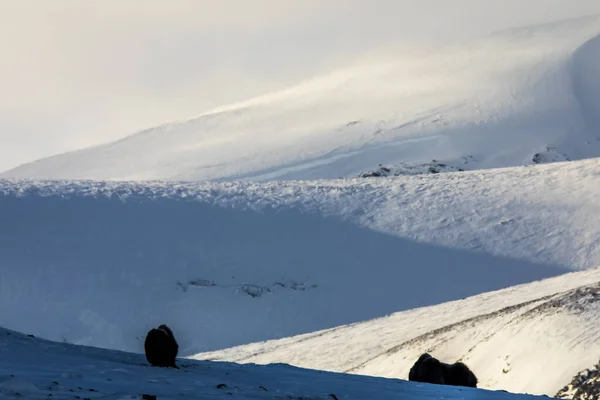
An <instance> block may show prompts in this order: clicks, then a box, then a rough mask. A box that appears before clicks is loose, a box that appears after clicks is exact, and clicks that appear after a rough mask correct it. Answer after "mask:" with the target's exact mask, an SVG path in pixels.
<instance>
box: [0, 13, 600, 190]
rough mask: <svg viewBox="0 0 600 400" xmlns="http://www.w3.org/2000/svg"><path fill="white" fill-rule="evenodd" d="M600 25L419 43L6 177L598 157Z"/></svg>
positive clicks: (309, 173)
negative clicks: (453, 42)
mask: <svg viewBox="0 0 600 400" xmlns="http://www.w3.org/2000/svg"><path fill="white" fill-rule="evenodd" d="M599 34H600V16H592V17H583V18H578V19H573V20H566V21H562V22H557V23H553V24H546V25H542V26H536V27H527V28H521V29H512V30H509V31H504V32H501V33H498V34H495V35H491V36H489V37H486V38H483V39H479V40H476V41H472V42H469V43H466V44H462V45H454V46H450V47H444V48H433V49H432V48H425V49H422V50H414V51H408V50H407V51H405V52H403V53H402V52H400V53H399V54H397V55H396V56H395V57H396V58H394V59H392V60H386V61H375V60H374V61H372V62H370V63H363V64H357V65H355V66H352V67H350V68H346V69H344V70H340V71H337V72H335V73H332V74H329V75H327V76H323V77H318V78H315V79H313V80H311V81H308V82H305V83H302V84H300V85H298V86H295V87H292V88H289V89H287V90H284V91H281V92H277V93H272V94H268V95H264V96H261V97H259V98H255V99H251V100H248V101H245V102H242V103H238V104H234V105H231V106H228V107H222V108H219V109H216V110H212V111H209V112H206V113H204V114H202V115H200V116H199V117H197V118H193V119H190V120H187V121H181V122H174V123H168V124H165V125H162V126H159V127H156V128H152V129H148V130H145V131H143V132H140V133H137V134H134V135H131V136H129V137H126V138H124V139H122V140H119V141H117V142H114V143H110V144H107V145H103V146H97V147H94V148H90V149H84V150H81V151H76V152H72V153H68V154H64V155H59V156H55V157H51V158H48V159H43V160H40V161H37V162H33V163H30V164H26V165H23V166H20V167H17V168H15V169H13V170H11V171H8V172H6V173H5V174H4V175H3V176H4V177H16V178H34V179H44V178H49V179H66V178H69V179H94V180H154V179H166V180H273V179H316V178H321V179H329V178H338V177H352V176H358V175H360V174H362V173H365V172H368V171H372V170H374V169H376V168H377V166H378V165H379V164H383V165H397V164H403V163H404V164H409V165H415V164H416V165H420V164H423V163H426V162H429V161H430V160H432V159H436V160H439V162H441V163H444V164H448V165H454V164H461V161H462V159H463V157H473V159H474V160H476V162H472V163H470V164H468V165H467V166H466V167H467V168H468V169H481V168H498V167H507V166H518V165H524V164H533V163H535V162H536V161H535V160H538V159H539V160H538V162H552V161H559V160H577V159H583V158H589V157H594V156H599V155H600V119H599V118H600V117H598V116H599V115H600V88H599V83H598V82H600V80H598V75H599V68H600V67H599V66H600V36H598V35H599ZM548 147H550V148H552V149H554V150H553V151H552V154H549V155H546V154H545V152H547V150H546V149H547V148H548ZM536 154H539V155H536ZM461 168H462V167H461Z"/></svg>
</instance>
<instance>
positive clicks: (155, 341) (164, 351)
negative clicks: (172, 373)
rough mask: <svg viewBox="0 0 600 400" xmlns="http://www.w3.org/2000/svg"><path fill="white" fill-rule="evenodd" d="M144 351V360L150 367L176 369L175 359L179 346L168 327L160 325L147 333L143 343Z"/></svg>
mask: <svg viewBox="0 0 600 400" xmlns="http://www.w3.org/2000/svg"><path fill="white" fill-rule="evenodd" d="M144 351H145V353H146V359H147V360H148V362H149V363H150V364H151V365H154V366H156V367H173V368H177V365H175V358H176V357H177V352H178V351H179V345H178V344H177V341H176V340H175V336H173V332H172V331H171V329H170V328H169V327H168V326H166V325H161V326H159V327H158V328H157V329H151V330H150V332H148V335H146V341H145V342H144Z"/></svg>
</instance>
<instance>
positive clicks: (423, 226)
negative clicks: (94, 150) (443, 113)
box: [0, 160, 600, 355]
mask: <svg viewBox="0 0 600 400" xmlns="http://www.w3.org/2000/svg"><path fill="white" fill-rule="evenodd" d="M599 169H600V160H586V161H578V162H571V163H556V164H551V165H542V166H535V167H519V168H513V169H503V170H486V171H477V172H462V173H446V174H438V175H420V176H402V177H396V178H389V179H383V180H382V179H378V178H370V179H368V178H356V179H352V180H337V181H312V182H270V183H252V182H245V183H244V182H238V183H174V182H171V183H160V182H155V183H146V184H140V183H106V182H104V183H102V182H100V183H98V182H68V181H64V182H37V183H36V182H30V181H22V182H11V181H3V182H0V224H1V227H2V229H1V230H0V321H2V324H3V325H4V326H5V327H7V328H11V329H16V330H19V331H22V332H28V333H33V334H36V335H38V336H42V337H45V338H49V339H53V340H58V341H62V340H65V341H67V342H71V343H76V344H87V345H94V346H99V347H107V348H112V349H121V350H129V351H142V337H143V335H144V334H145V332H146V331H147V330H148V329H149V328H150V327H152V326H155V325H157V324H158V323H163V322H166V323H168V324H169V325H171V326H173V327H174V328H175V330H176V331H177V332H180V333H179V337H180V341H181V345H182V354H183V355H190V354H193V353H198V352H201V351H209V350H216V349H219V348H225V347H228V346H234V345H239V344H245V343H250V342H253V341H260V340H267V339H274V338H281V337H287V336H291V335H296V334H301V333H308V332H312V331H315V330H318V329H325V328H331V327H334V326H337V325H341V324H347V323H353V322H359V321H362V320H366V319H371V318H375V317H380V316H383V315H386V314H389V313H392V312H397V311H401V310H407V309H410V308H414V307H420V306H426V305H432V304H438V303H442V302H444V301H450V300H455V299H459V298H463V297H466V296H470V295H475V294H479V293H483V292H486V291H490V290H494V289H500V288H504V287H508V286H511V285H515V284H519V283H525V282H531V281H533V280H536V279H541V278H546V277H550V276H555V275H557V274H560V273H563V272H566V271H568V270H573V269H581V268H590V267H594V266H596V265H600V248H599V246H598V237H599V236H600V203H599V202H597V201H596V197H597V194H598V188H599V187H600V175H599V174H598V171H599ZM49 315H51V316H52V321H53V322H52V323H48V316H49Z"/></svg>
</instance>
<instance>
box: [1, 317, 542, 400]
mask: <svg viewBox="0 0 600 400" xmlns="http://www.w3.org/2000/svg"><path fill="white" fill-rule="evenodd" d="M179 366H180V369H179V370H176V369H172V368H169V369H164V368H153V367H150V366H149V365H148V364H147V362H146V360H145V358H144V356H143V355H141V354H131V353H121V352H117V351H110V350H101V349H97V348H91V347H84V346H73V345H69V344H62V343H55V342H48V341H45V340H40V339H37V338H31V337H28V336H25V335H22V334H19V333H16V332H14V331H8V330H5V329H0V400H8V399H27V400H48V399H54V400H67V399H68V400H73V399H102V400H134V399H136V400H140V399H156V400H174V399H202V400H219V399H248V400H335V399H338V400H343V399H347V400H350V399H357V400H394V399H398V400H438V399H449V400H454V399H456V400H464V399H481V400H513V399H514V400H535V399H539V397H534V396H526V395H514V394H509V393H503V392H499V391H498V392H493V391H486V390H478V389H471V388H459V387H450V386H440V385H429V384H421V383H413V382H406V381H401V380H396V379H383V378H373V377H366V376H356V375H343V374H334V373H330V372H323V371H310V370H304V369H299V368H294V367H291V366H288V365H281V364H279V365H270V366H257V365H237V364H230V363H215V362H198V361H189V360H180V362H179ZM144 395H146V396H145V397H143V396H144ZM150 396H156V397H150Z"/></svg>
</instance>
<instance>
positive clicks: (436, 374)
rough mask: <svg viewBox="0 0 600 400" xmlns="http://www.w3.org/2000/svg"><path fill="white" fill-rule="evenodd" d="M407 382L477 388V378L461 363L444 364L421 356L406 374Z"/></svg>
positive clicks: (429, 356)
mask: <svg viewBox="0 0 600 400" xmlns="http://www.w3.org/2000/svg"><path fill="white" fill-rule="evenodd" d="M408 380H409V381H415V382H425V383H435V384H438V385H451V386H467V387H477V377H475V374H473V372H471V370H470V369H469V367H467V366H466V365H465V364H463V363H461V362H457V363H454V364H446V363H443V362H441V361H439V360H438V359H436V358H434V357H432V356H431V355H430V354H427V353H425V354H422V355H421V357H419V359H418V360H417V362H415V364H414V365H413V366H412V368H411V369H410V372H409V373H408Z"/></svg>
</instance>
